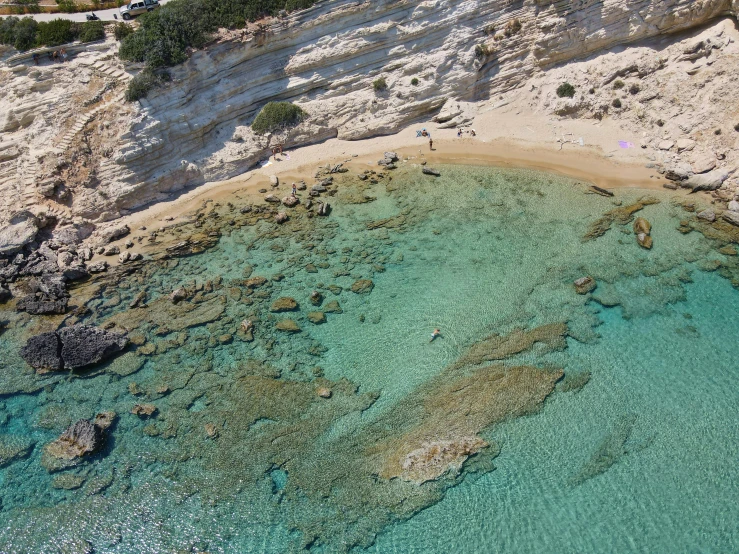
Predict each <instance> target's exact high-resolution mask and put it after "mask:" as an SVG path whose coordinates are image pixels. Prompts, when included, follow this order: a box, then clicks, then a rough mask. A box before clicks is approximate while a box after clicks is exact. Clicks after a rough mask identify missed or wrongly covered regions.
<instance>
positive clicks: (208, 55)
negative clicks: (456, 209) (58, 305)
mask: <svg viewBox="0 0 739 554" xmlns="http://www.w3.org/2000/svg"><path fill="white" fill-rule="evenodd" d="M736 9H737V5H736V2H735V1H733V0H701V1H698V2H696V1H693V0H670V1H660V2H655V1H652V0H606V1H604V2H573V3H567V2H539V1H537V2H533V1H531V2H519V3H514V4H511V3H510V2H502V1H500V0H481V1H478V2H468V3H464V4H454V3H443V2H437V3H434V2H420V1H411V0H405V1H402V2H391V1H381V2H361V3H356V2H350V1H347V0H326V1H322V2H318V3H317V4H316V5H314V6H313V7H312V8H310V9H307V10H302V11H297V12H293V13H292V14H290V15H288V16H285V17H280V18H275V19H272V20H269V21H266V22H262V23H261V24H260V25H249V26H247V28H246V29H244V30H240V31H223V32H222V33H221V34H220V35H219V36H218V37H217V39H216V40H215V41H213V42H212V43H211V44H209V45H208V47H207V48H205V49H203V50H199V51H194V52H192V53H191V55H190V57H189V59H188V60H187V61H186V62H185V63H184V64H182V65H180V66H177V67H175V68H173V69H172V82H171V84H170V85H168V86H167V87H165V88H163V89H161V90H159V91H153V92H152V93H151V94H150V96H149V98H147V99H146V100H142V101H141V103H140V105H138V104H134V105H125V106H121V105H120V103H119V102H118V100H119V99H120V97H121V90H122V87H123V86H125V84H126V82H127V80H128V79H129V78H130V74H129V73H128V72H127V71H126V70H127V69H128V70H130V71H134V72H135V71H137V70H138V68H134V67H131V68H126V67H124V66H122V65H121V64H119V63H118V62H116V61H115V60H111V56H112V55H114V53H115V49H116V46H115V44H114V43H112V42H108V43H105V44H103V45H96V46H95V47H93V48H90V49H89V50H85V49H84V48H82V49H79V51H78V50H75V52H74V56H73V57H72V61H71V63H70V65H69V67H70V68H71V70H70V71H67V70H66V69H63V68H55V69H54V71H50V68H47V67H44V66H39V67H35V66H33V64H31V63H30V59H26V58H23V56H20V57H16V58H17V59H16V58H12V59H11V60H9V62H8V68H7V71H6V72H5V77H4V80H3V82H2V85H1V86H2V90H3V94H4V97H5V99H6V101H5V102H4V103H3V108H0V128H1V129H2V130H3V132H4V134H5V137H6V138H4V139H3V142H2V143H1V144H0V151H1V152H3V157H2V160H3V161H2V163H0V183H2V187H3V190H4V191H8V193H9V194H8V196H7V197H8V198H9V197H11V196H17V197H20V198H23V199H24V203H26V204H27V205H28V206H29V207H32V208H33V209H35V210H38V209H44V210H45V211H47V212H49V213H53V214H55V215H58V216H59V217H62V218H71V217H72V216H81V217H84V218H88V219H93V220H101V221H105V220H108V219H112V218H115V217H119V216H120V215H125V214H126V213H128V211H129V210H131V209H135V208H138V207H140V206H143V205H145V204H148V203H151V202H156V201H158V200H162V199H164V198H166V197H167V195H169V194H171V193H173V192H178V191H181V190H183V189H184V188H186V187H188V186H193V185H197V184H201V183H203V182H206V181H213V180H219V179H224V178H226V177H230V176H233V175H236V174H238V173H241V172H243V171H244V170H245V169H247V168H249V167H251V166H253V165H254V164H255V163H256V162H257V161H259V160H260V159H261V158H263V157H265V154H266V153H267V152H269V146H270V145H271V144H274V143H277V142H280V143H284V144H285V146H286V147H294V146H299V145H306V144H311V143H315V142H318V141H322V140H324V139H326V138H329V137H339V138H344V139H349V140H352V139H359V138H364V137H370V136H373V135H378V134H384V133H391V132H394V131H396V130H398V129H400V128H402V127H403V126H404V125H406V124H408V123H410V122H412V121H415V120H418V119H421V118H423V119H429V118H432V117H435V118H436V120H437V122H438V123H439V125H442V126H452V127H453V126H455V125H459V124H465V123H466V122H469V121H470V119H471V117H472V116H473V115H474V114H475V113H476V111H477V108H478V104H476V102H478V101H487V100H489V99H493V98H496V97H498V96H499V95H501V94H505V93H506V92H508V91H511V90H516V89H519V90H522V89H521V88H520V87H523V86H524V85H525V84H526V83H532V84H531V87H533V88H531V87H530V88H531V90H535V97H532V101H533V102H534V103H539V104H541V105H542V106H544V105H545V106H544V107H545V108H546V111H548V112H554V113H557V114H562V115H565V116H571V115H577V116H583V117H591V116H592V115H593V114H594V113H598V114H600V116H601V117H602V116H603V114H604V113H606V112H607V109H608V105H609V103H610V102H611V98H610V97H609V98H608V99H604V98H605V97H601V95H600V93H598V94H595V95H593V96H592V98H591V96H589V95H588V94H584V93H582V92H581V93H579V94H578V95H577V96H576V97H575V98H574V99H572V100H570V99H567V98H564V99H557V98H556V97H554V99H552V98H553V95H552V93H551V91H550V88H552V87H551V86H550V84H549V83H548V81H550V80H552V78H551V77H547V78H545V81H547V82H546V83H545V84H542V83H540V82H539V81H536V79H537V78H539V77H542V76H543V75H545V74H548V72H550V71H551V69H552V68H553V67H555V66H561V64H564V63H565V62H569V61H572V60H575V59H580V58H583V57H586V56H588V55H590V54H593V53H595V52H598V51H602V50H604V49H607V48H611V47H614V46H617V45H621V44H633V43H635V42H636V41H639V40H643V39H647V38H650V37H656V36H667V35H670V34H672V33H676V32H678V31H681V30H686V29H690V28H695V27H698V26H700V25H703V24H705V23H707V22H709V21H711V20H713V19H715V18H718V17H720V16H726V15H734V14H735V13H736ZM724 46H725V44H724V41H722V39H721V38H720V37H719V38H718V39H717V40H715V41H713V42H710V41H709V42H706V41H702V42H701V43H700V44H697V45H696V46H695V48H693V49H692V50H690V51H689V52H687V53H686V54H685V55H684V56H687V57H688V58H686V59H687V60H688V61H689V62H690V61H695V60H698V61H700V60H702V58H703V57H706V56H709V55H711V53H712V52H714V51H717V50H718V49H720V48H723V47H724ZM650 60H651V58H650ZM652 61H653V60H652ZM682 61H684V60H683V59H682V58H681V59H679V60H677V61H676V63H677V62H682ZM664 63H666V62H664ZM660 64H662V65H660ZM601 65H602V64H601ZM663 66H664V64H663V63H662V62H659V63H657V64H656V65H655V64H654V63H653V64H651V65H649V64H647V63H641V62H634V63H630V64H626V65H625V66H623V67H621V66H620V65H618V64H615V65H613V66H611V65H608V66H607V67H606V68H605V69H607V71H606V73H607V75H604V76H603V77H602V79H597V80H598V81H599V82H598V83H594V82H593V83H592V84H597V85H598V89H599V90H600V86H601V85H602V86H603V90H605V89H606V88H607V87H606V85H610V83H612V82H613V81H614V80H615V79H617V78H619V77H624V76H627V75H631V74H634V73H636V74H639V75H645V76H646V75H650V74H651V73H653V72H654V71H656V70H658V69H660V68H661V67H663ZM602 69H603V68H602ZM555 73H557V75H559V73H560V72H559V70H557V71H555ZM77 75H78V76H77ZM379 77H382V78H384V79H385V81H386V83H387V89H386V90H384V91H380V92H378V91H375V90H374V88H373V86H372V83H373V81H374V80H375V79H377V78H379ZM79 80H81V81H82V84H83V85H84V86H83V87H80V86H79ZM586 80H588V82H589V83H590V82H591V81H593V79H591V77H590V76H588V77H587V78H586ZM601 81H602V82H601ZM556 84H560V83H556ZM556 84H555V86H554V87H553V88H556ZM577 84H578V85H580V83H579V82H578V83H577ZM592 84H590V85H587V86H592ZM582 87H585V88H584V90H587V87H586V85H585V84H583V85H582ZM552 90H553V89H552ZM542 92H543V93H545V94H541V93H542ZM637 92H638V91H637ZM634 94H636V93H634ZM643 95H644V93H642V96H643ZM596 97H597V101H596V100H592V101H591V99H595V98H596ZM639 98H641V97H639ZM650 99H653V97H650ZM270 100H286V101H291V102H295V103H297V104H298V105H300V106H301V107H302V108H303V109H305V111H306V112H307V113H308V115H309V117H308V118H307V119H306V121H305V122H304V123H303V124H301V125H299V126H298V127H296V128H295V129H294V130H292V131H290V132H289V133H281V134H280V136H269V135H268V136H257V135H254V133H253V132H252V131H251V129H250V128H249V124H250V123H251V121H252V120H253V118H254V116H255V115H256V113H257V112H258V110H259V109H260V108H261V107H262V106H263V105H264V104H265V103H266V102H268V101H270ZM647 100H649V99H647ZM647 100H644V102H646V101H647ZM505 102H508V100H506V101H504V102H503V103H505ZM553 102H554V103H556V105H554V104H552V103H553ZM604 105H605V106H606V108H605V110H606V111H604V108H603V106H604ZM58 106H74V107H75V109H76V110H77V111H78V112H79V116H76V115H72V116H70V115H69V114H67V110H64V114H61V113H60V110H59V109H58ZM206 106H207V109H202V108H203V107H206ZM71 111H72V112H74V111H75V110H71ZM611 111H614V110H613V108H611ZM623 112H624V113H626V110H623ZM611 115H612V116H614V117H617V116H619V114H618V113H614V114H611ZM642 119H643V118H642ZM668 125H670V122H669V121H668ZM709 138H710V137H709ZM659 139H660V140H657V139H654V141H655V142H654V144H655V147H656V144H657V143H658V142H660V141H661V140H664V137H659ZM689 140H692V141H693V142H695V140H694V139H689ZM702 140H708V139H703V138H700V139H699V142H700V141H702ZM711 140H712V139H711ZM26 144H27V145H28V146H26ZM675 144H676V142H675V141H674V140H673V141H672V144H669V148H668V145H667V144H665V145H664V146H665V149H667V150H669V149H675ZM681 144H682V143H681ZM49 145H52V146H51V148H50V147H49ZM680 148H682V150H683V151H688V150H690V149H691V144H683V145H682V146H678V147H677V149H678V150H679V149H680ZM709 162H711V160H709ZM713 163H714V165H715V162H713ZM698 165H700V166H701V167H700V168H699V167H698ZM698 165H696V167H695V168H694V169H697V170H698V171H703V166H706V167H708V166H707V165H706V163H701V164H698ZM722 171H724V173H725V170H722ZM686 177H687V175H686ZM724 178H725V177H724ZM697 179H698V180H700V181H701V183H703V181H706V179H705V178H703V177H697ZM709 180H710V179H709ZM710 181H711V182H713V181H715V179H713V180H710ZM701 183H696V186H700V187H703V188H705V187H709V188H710V186H709V185H710V183H708V182H707V181H706V183H703V184H701ZM691 186H692V185H691ZM11 191H12V193H11ZM278 200H279V199H278ZM15 211H16V208H14V207H13V206H11V204H9V203H8V204H7V206H6V207H5V208H4V209H3V210H2V211H0V218H1V219H0V222H4V221H6V220H7V218H9V217H10V216H11V215H12V214H13V212H15ZM18 238H21V239H22V237H21V236H20V235H19V237H18Z"/></svg>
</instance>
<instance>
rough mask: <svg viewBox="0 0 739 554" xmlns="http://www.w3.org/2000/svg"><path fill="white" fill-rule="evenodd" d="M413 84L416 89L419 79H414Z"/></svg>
mask: <svg viewBox="0 0 739 554" xmlns="http://www.w3.org/2000/svg"><path fill="white" fill-rule="evenodd" d="M411 84H412V85H413V86H414V87H415V86H416V85H417V84H418V79H416V78H415V77H413V79H411Z"/></svg>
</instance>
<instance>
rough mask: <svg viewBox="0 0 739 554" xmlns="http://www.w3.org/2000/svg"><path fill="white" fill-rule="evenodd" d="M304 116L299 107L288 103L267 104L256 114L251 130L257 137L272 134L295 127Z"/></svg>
mask: <svg viewBox="0 0 739 554" xmlns="http://www.w3.org/2000/svg"><path fill="white" fill-rule="evenodd" d="M306 115H307V114H306V113H305V112H304V111H303V110H302V109H301V108H300V107H299V106H296V105H295V104H291V103H290V102H269V103H268V104H267V105H266V106H264V107H263V108H262V109H261V111H260V112H259V113H258V114H257V117H256V118H255V119H254V122H253V123H252V124H251V129H252V131H254V132H255V133H256V134H258V135H263V134H265V133H273V132H275V131H278V130H280V129H284V128H286V127H293V126H295V125H297V124H298V123H300V122H301V121H303V119H304V118H305V116H306Z"/></svg>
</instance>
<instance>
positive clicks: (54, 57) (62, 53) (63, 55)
mask: <svg viewBox="0 0 739 554" xmlns="http://www.w3.org/2000/svg"><path fill="white" fill-rule="evenodd" d="M46 56H47V57H48V58H49V61H50V62H62V63H64V62H66V61H67V58H68V57H69V56H68V55H67V49H66V48H60V49H59V50H54V51H53V52H51V51H50V52H47V53H46ZM31 58H32V59H33V63H34V64H36V65H38V64H39V62H40V61H41V54H39V53H38V52H36V53H35V54H34V55H33V56H31Z"/></svg>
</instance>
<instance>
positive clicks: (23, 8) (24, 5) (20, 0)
mask: <svg viewBox="0 0 739 554" xmlns="http://www.w3.org/2000/svg"><path fill="white" fill-rule="evenodd" d="M13 3H14V4H15V6H14V7H13V12H14V13H17V14H18V15H22V14H24V13H39V12H40V11H41V8H40V7H39V5H38V0H15V1H14V2H13Z"/></svg>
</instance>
